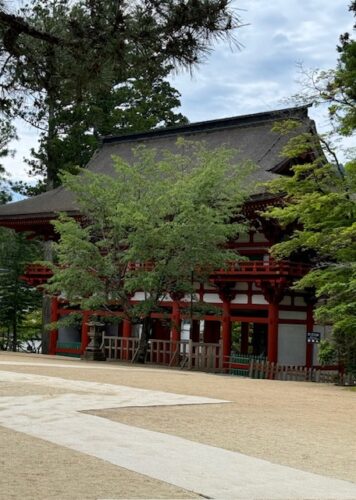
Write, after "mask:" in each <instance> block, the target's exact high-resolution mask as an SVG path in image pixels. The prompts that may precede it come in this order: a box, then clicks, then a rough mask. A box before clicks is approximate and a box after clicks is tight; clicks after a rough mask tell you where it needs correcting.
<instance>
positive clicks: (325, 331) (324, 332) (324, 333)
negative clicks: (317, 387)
mask: <svg viewBox="0 0 356 500" xmlns="http://www.w3.org/2000/svg"><path fill="white" fill-rule="evenodd" d="M313 332H320V334H321V335H320V339H321V340H326V339H328V338H330V336H331V326H325V325H314V326H313ZM313 364H314V365H319V364H320V361H319V344H314V347H313Z"/></svg>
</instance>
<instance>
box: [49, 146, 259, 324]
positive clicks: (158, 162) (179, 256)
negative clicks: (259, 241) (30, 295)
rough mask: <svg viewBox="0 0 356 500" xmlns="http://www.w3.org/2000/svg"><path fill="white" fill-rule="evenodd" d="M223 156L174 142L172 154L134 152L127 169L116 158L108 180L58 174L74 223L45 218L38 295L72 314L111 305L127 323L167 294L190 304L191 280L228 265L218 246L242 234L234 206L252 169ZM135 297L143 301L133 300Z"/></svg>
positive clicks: (227, 254) (230, 256)
mask: <svg viewBox="0 0 356 500" xmlns="http://www.w3.org/2000/svg"><path fill="white" fill-rule="evenodd" d="M233 156H234V152H233V151H231V150H228V149H225V148H222V147H221V148H218V149H213V150H209V149H207V148H206V147H205V146H204V145H202V144H201V143H189V142H185V141H183V142H178V144H177V152H175V153H172V152H169V151H160V152H159V153H158V152H157V151H155V150H152V149H147V148H138V149H136V152H135V159H134V161H133V162H132V164H129V163H127V162H125V161H124V160H123V159H121V158H116V160H115V175H114V177H108V176H105V175H102V174H100V175H98V174H93V173H91V172H88V171H83V172H82V173H81V174H80V175H79V176H73V175H71V174H66V175H65V180H64V182H65V185H66V187H67V188H69V189H70V190H72V191H73V192H74V193H75V195H76V198H77V200H78V203H79V206H80V208H81V212H82V213H83V217H84V218H83V219H82V220H81V221H76V220H74V219H71V218H67V217H66V216H62V217H61V218H60V219H59V220H58V221H55V222H54V226H55V229H56V231H57V232H58V234H59V238H60V239H59V242H58V244H57V245H56V247H55V251H56V255H57V258H58V265H57V266H55V267H54V271H55V273H54V276H53V278H51V280H50V282H49V285H48V287H47V290H48V292H49V293H52V294H53V293H63V294H64V296H65V297H66V298H67V299H68V301H69V302H70V303H71V304H74V305H79V306H80V307H81V308H82V309H99V308H104V309H108V308H109V309H110V308H111V310H115V309H116V310H117V308H119V310H123V312H124V315H125V316H126V317H128V318H130V319H132V320H133V321H138V320H139V319H140V318H141V319H142V318H147V317H149V314H150V313H151V312H153V311H157V310H160V307H162V305H163V300H164V297H165V296H166V295H167V294H171V295H174V294H179V295H180V296H184V295H185V294H190V295H191V296H192V298H193V299H194V302H196V300H197V299H196V297H195V288H196V283H197V282H198V283H199V282H204V280H206V278H207V277H208V276H209V274H210V273H211V272H212V270H214V269H219V268H222V267H223V266H224V265H225V264H226V262H227V261H229V260H234V259H236V253H235V252H234V251H232V250H229V249H228V248H227V243H228V242H229V241H230V240H231V239H233V238H234V237H236V235H237V233H239V232H245V231H247V227H248V226H247V223H246V221H245V220H244V218H243V217H242V215H241V212H240V208H241V204H242V202H243V200H244V198H245V196H246V194H247V193H248V182H247V180H246V178H247V176H248V174H249V173H250V172H251V168H252V167H250V165H248V164H245V165H240V166H236V165H235V164H234V161H233ZM227 179H228V182H227ZM135 292H141V293H142V294H143V296H144V298H143V300H141V301H140V302H138V303H137V304H135V303H133V302H131V301H130V298H131V297H132V296H133V294H134V293H135ZM188 304H189V302H188Z"/></svg>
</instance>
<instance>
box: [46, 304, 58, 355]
mask: <svg viewBox="0 0 356 500" xmlns="http://www.w3.org/2000/svg"><path fill="white" fill-rule="evenodd" d="M55 321H58V299H57V297H52V299H51V323H54V322H55ZM57 340H58V330H57V329H54V330H51V331H50V332H49V349H48V351H49V354H56V351H57Z"/></svg>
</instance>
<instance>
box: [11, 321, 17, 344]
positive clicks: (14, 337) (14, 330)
mask: <svg viewBox="0 0 356 500" xmlns="http://www.w3.org/2000/svg"><path fill="white" fill-rule="evenodd" d="M12 351H13V352H16V351H17V317H16V313H15V315H14V319H13V323H12Z"/></svg>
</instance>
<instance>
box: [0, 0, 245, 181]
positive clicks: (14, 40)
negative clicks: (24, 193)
mask: <svg viewBox="0 0 356 500" xmlns="http://www.w3.org/2000/svg"><path fill="white" fill-rule="evenodd" d="M237 26H239V20H238V19H237V18H236V16H235V15H234V14H233V11H232V10H231V8H230V4H229V1H228V0H204V1H197V0H188V1H184V2H182V1H181V0H164V1H160V2H157V1H153V0H150V1H147V0H139V1H136V2H131V3H129V2H124V1H117V0H78V1H76V2H72V1H71V0H51V1H48V0H35V1H34V2H30V3H29V4H28V5H25V6H24V7H23V8H22V9H20V10H19V11H18V12H16V14H9V13H8V12H7V11H5V10H4V7H1V5H0V61H1V66H0V75H1V77H0V90H1V91H2V95H0V110H2V111H3V112H4V113H7V114H9V115H10V116H11V117H13V116H20V117H22V118H23V119H24V120H26V121H27V122H29V123H31V124H32V125H34V126H36V127H38V128H39V129H40V130H41V138H40V146H39V149H38V150H37V151H33V155H32V159H31V160H30V161H29V164H30V167H31V171H32V173H37V174H38V173H41V174H43V175H44V176H45V181H44V182H45V184H46V185H47V188H51V187H53V186H56V185H57V184H58V182H59V177H58V173H59V171H60V170H64V169H71V168H72V167H73V165H77V164H79V165H80V166H84V165H85V163H86V162H87V160H88V158H90V156H91V155H92V153H93V151H94V150H95V148H96V146H97V144H98V137H99V136H100V135H103V134H108V133H109V134H111V133H117V132H119V133H122V132H125V131H128V130H130V131H139V130H145V129H149V128H153V127H157V126H160V125H165V126H167V125H173V124H176V123H182V122H184V121H185V119H184V117H183V116H182V115H180V114H179V113H174V112H173V111H172V110H173V109H174V108H175V107H177V106H178V105H179V93H178V92H177V91H176V90H174V89H173V88H172V87H171V86H170V85H169V83H168V82H167V81H166V77H167V75H168V74H169V73H170V72H171V70H172V69H174V68H178V67H192V66H194V65H196V64H197V63H198V62H199V61H201V60H202V58H203V57H204V55H206V53H208V52H209V50H210V49H211V47H212V44H213V42H214V41H215V40H216V39H218V38H220V37H223V36H228V35H229V34H230V33H231V32H232V30H233V29H234V28H235V27H237ZM20 188H21V186H20Z"/></svg>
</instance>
